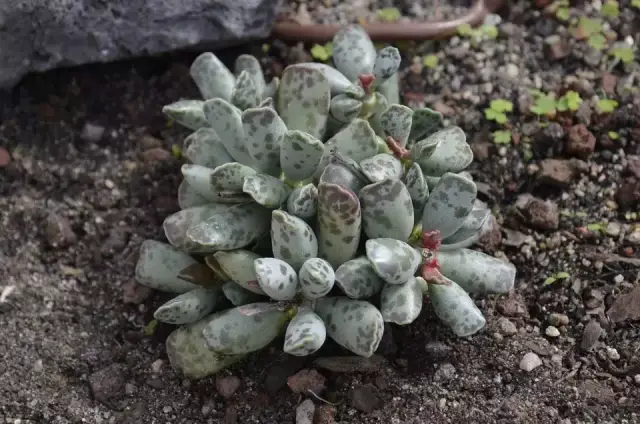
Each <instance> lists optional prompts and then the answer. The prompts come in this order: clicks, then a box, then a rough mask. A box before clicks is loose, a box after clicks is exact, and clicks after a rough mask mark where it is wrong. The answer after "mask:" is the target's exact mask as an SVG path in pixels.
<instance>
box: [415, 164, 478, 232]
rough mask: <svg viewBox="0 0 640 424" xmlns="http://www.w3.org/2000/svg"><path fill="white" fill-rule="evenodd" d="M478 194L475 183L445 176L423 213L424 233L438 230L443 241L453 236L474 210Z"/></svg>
mask: <svg viewBox="0 0 640 424" xmlns="http://www.w3.org/2000/svg"><path fill="white" fill-rule="evenodd" d="M477 194H478V189H477V188H476V185H475V183H474V182H473V181H470V180H468V179H467V178H464V177H461V176H460V175H456V174H451V173H447V174H444V175H443V176H442V178H440V181H438V184H436V186H435V187H434V188H433V190H432V191H431V194H430V195H429V198H428V199H427V203H426V204H425V206H424V209H423V211H422V231H434V230H438V231H440V237H441V238H442V239H443V240H444V239H446V238H447V237H449V236H451V235H452V234H453V233H455V232H456V231H458V230H459V229H460V228H461V227H462V225H463V224H464V222H465V220H466V219H467V215H469V213H471V211H472V210H473V204H474V202H475V200H476V196H477Z"/></svg>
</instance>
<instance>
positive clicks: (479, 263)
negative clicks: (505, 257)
mask: <svg viewBox="0 0 640 424" xmlns="http://www.w3.org/2000/svg"><path fill="white" fill-rule="evenodd" d="M333 45H334V50H333V60H334V65H335V67H331V66H329V65H324V64H318V63H302V64H296V65H292V66H289V67H287V68H286V69H285V70H284V71H283V73H282V76H281V79H277V78H274V79H273V80H271V81H270V82H268V83H267V82H266V81H265V78H264V75H263V73H262V69H261V67H260V65H259V62H258V60H257V59H256V58H254V57H252V56H247V55H243V56H240V57H239V58H238V59H237V61H236V63H235V66H234V69H233V71H231V70H229V69H227V67H226V66H225V65H224V64H222V62H220V60H219V59H218V58H217V57H216V56H215V55H213V54H212V53H204V54H202V55H200V56H199V57H198V58H197V59H196V60H195V61H194V62H193V65H192V66H191V76H192V78H193V80H194V81H195V83H196V85H197V86H198V88H199V90H200V93H201V95H202V98H203V99H202V100H180V101H178V102H176V103H173V104H170V105H167V106H165V107H164V108H163V111H164V112H165V113H166V114H167V115H168V116H170V117H171V118H173V119H174V120H176V121H177V122H179V123H181V124H182V125H184V126H186V127H188V128H190V129H191V130H192V131H193V133H192V134H191V135H189V136H188V137H187V138H186V139H185V141H184V151H185V157H186V158H187V160H188V163H187V164H185V165H183V166H182V169H181V172H182V176H183V180H182V183H181V185H180V188H179V191H178V197H179V204H180V208H181V210H180V211H179V212H176V213H174V214H172V215H171V216H169V217H167V218H166V220H165V221H164V225H163V227H164V232H165V235H166V238H167V242H159V241H154V240H147V241H145V242H144V243H143V244H142V247H141V252H140V257H139V261H138V264H137V267H136V278H137V281H139V282H140V283H141V284H145V285H147V286H149V287H152V288H154V289H157V290H160V291H164V292H171V293H175V294H177V297H175V298H173V299H172V300H170V301H169V302H167V303H166V304H164V305H162V306H161V307H160V308H158V310H157V311H156V312H155V315H154V316H155V318H156V319H157V320H159V321H163V322H167V323H171V324H176V325H181V327H179V328H178V329H176V330H175V331H174V332H173V333H172V334H171V335H170V336H169V338H168V339H167V350H168V356H169V358H170V361H171V363H172V364H173V366H174V367H175V368H177V369H179V370H180V371H181V372H182V373H183V374H184V375H185V376H187V377H191V378H199V377H203V376H206V375H210V374H212V373H215V372H217V371H219V370H220V369H222V368H224V367H226V366H229V365H231V364H233V363H235V362H237V361H239V360H240V359H242V358H243V357H244V356H245V355H247V354H249V353H250V352H254V351H256V350H259V349H262V348H264V347H265V346H267V345H269V344H270V343H271V342H273V341H274V340H275V339H276V338H278V337H279V336H284V342H283V349H284V351H285V352H287V353H289V354H291V355H298V356H304V355H311V354H313V353H315V352H317V351H318V350H319V349H320V348H321V347H322V346H323V344H324V343H325V341H326V340H327V338H331V339H333V340H334V341H335V342H337V343H338V344H339V345H341V346H343V347H344V348H346V349H348V350H350V351H351V352H353V353H355V354H357V355H361V356H367V357H368V356H371V355H372V354H373V353H374V352H375V351H376V349H377V348H378V345H379V343H380V340H381V338H382V334H383V331H384V323H385V322H391V323H395V324H398V325H407V324H410V323H411V322H413V321H414V320H415V319H416V318H417V317H418V315H419V314H420V312H421V310H422V307H423V304H424V302H425V296H426V297H428V299H429V301H430V303H431V305H432V307H433V309H434V311H435V313H436V314H437V316H438V317H439V318H440V319H441V320H442V322H444V323H445V324H446V325H447V326H449V327H450V328H451V330H452V331H453V332H454V333H455V334H457V335H458V336H468V335H471V334H474V333H475V332H477V331H478V330H480V329H481V328H483V327H484V325H485V319H484V317H483V316H482V314H481V312H480V311H479V309H478V308H477V307H476V306H475V304H474V302H473V300H472V299H471V298H470V297H469V293H471V294H488V293H504V292H507V291H509V290H510V289H511V288H512V286H513V284H514V280H515V268H514V267H513V265H512V264H510V263H507V262H504V261H502V260H499V259H496V258H493V257H491V256H488V255H486V254H484V253H481V252H477V251H474V250H471V249H470V247H471V246H472V245H473V244H474V243H475V242H476V241H477V240H478V237H479V235H480V234H481V233H482V232H483V231H485V230H486V229H487V228H488V226H490V225H491V222H492V221H491V219H490V218H492V217H491V214H490V211H489V209H488V208H487V207H486V205H484V204H483V203H482V202H480V201H479V200H478V199H476V195H477V189H476V185H475V184H474V182H473V180H472V178H471V176H470V175H469V174H468V173H467V172H465V168H466V167H467V166H468V165H469V164H470V163H471V161H472V159H473V155H472V152H471V149H470V147H469V145H468V144H467V142H466V137H465V134H464V132H463V131H462V130H461V129H460V128H458V127H447V128H445V127H444V126H443V121H442V116H441V115H440V114H439V113H437V112H435V111H433V110H430V109H428V108H424V109H418V110H412V109H410V108H408V107H406V106H403V105H400V104H397V100H395V99H397V97H398V95H397V91H398V88H397V79H396V78H395V75H396V72H397V70H398V66H399V64H400V55H399V52H398V50H397V49H395V48H394V47H386V48H384V49H382V50H380V51H376V50H375V48H374V47H373V44H372V43H371V40H370V39H369V38H368V36H367V35H366V33H365V32H364V31H363V30H362V28H360V27H358V26H349V27H345V28H344V29H342V30H341V31H340V32H339V33H338V34H337V35H336V37H335V39H334V41H333ZM394 84H395V85H394ZM383 93H385V94H383ZM388 98H391V99H394V100H393V101H392V102H390V101H389V100H388ZM374 299H375V300H374Z"/></svg>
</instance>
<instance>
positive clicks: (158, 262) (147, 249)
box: [135, 240, 200, 293]
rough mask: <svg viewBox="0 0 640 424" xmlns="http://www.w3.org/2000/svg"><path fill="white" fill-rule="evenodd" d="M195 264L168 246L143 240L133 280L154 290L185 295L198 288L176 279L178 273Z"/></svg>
mask: <svg viewBox="0 0 640 424" xmlns="http://www.w3.org/2000/svg"><path fill="white" fill-rule="evenodd" d="M196 263H198V262H197V261H196V260H195V259H193V258H192V257H191V255H189V254H187V253H185V252H183V251H181V250H178V249H176V248H175V247H173V246H171V245H170V244H167V243H162V242H159V241H155V240H145V241H144V242H142V245H141V246H140V255H139V257H138V262H137V263H136V268H135V278H136V281H137V282H138V283H140V284H142V285H144V286H147V287H150V288H152V289H155V290H159V291H163V292H170V293H186V292H188V291H190V290H195V289H197V288H200V286H198V285H197V284H193V283H190V282H188V281H185V280H183V279H181V278H178V273H179V272H180V271H181V270H182V269H184V268H187V267H188V266H191V265H194V264H196Z"/></svg>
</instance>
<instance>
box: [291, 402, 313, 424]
mask: <svg viewBox="0 0 640 424" xmlns="http://www.w3.org/2000/svg"><path fill="white" fill-rule="evenodd" d="M315 411H316V406H315V405H314V404H313V401H312V400H311V399H307V400H305V401H304V402H302V403H301V404H300V405H298V407H297V408H296V424H313V415H314V413H315Z"/></svg>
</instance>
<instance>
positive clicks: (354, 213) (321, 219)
mask: <svg viewBox="0 0 640 424" xmlns="http://www.w3.org/2000/svg"><path fill="white" fill-rule="evenodd" d="M361 229H362V214H361V210H360V201H359V200H358V196H356V195H355V193H353V192H352V191H350V190H348V189H346V188H344V187H340V186H338V185H335V184H325V183H322V184H320V185H319V186H318V255H319V257H321V258H323V259H325V260H326V261H327V262H329V263H330V264H331V266H332V267H334V268H337V267H338V266H340V265H341V264H343V263H344V262H346V261H348V260H349V259H351V258H353V257H354V256H355V254H356V252H357V250H358V245H359V243H360V232H361Z"/></svg>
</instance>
